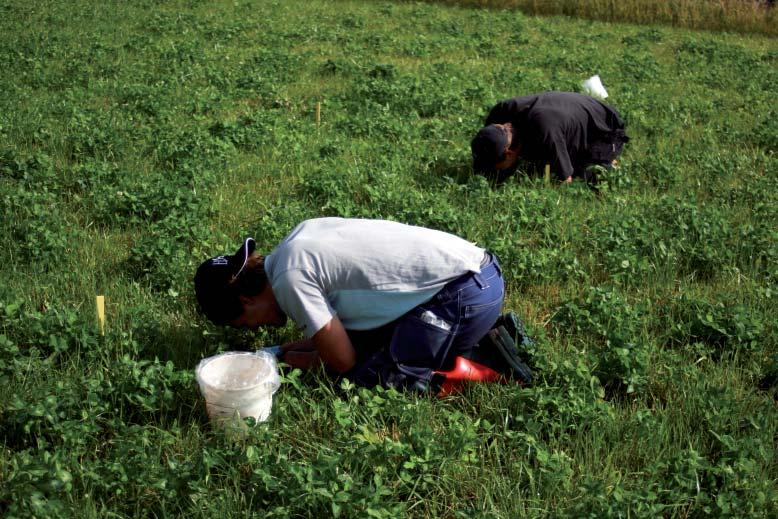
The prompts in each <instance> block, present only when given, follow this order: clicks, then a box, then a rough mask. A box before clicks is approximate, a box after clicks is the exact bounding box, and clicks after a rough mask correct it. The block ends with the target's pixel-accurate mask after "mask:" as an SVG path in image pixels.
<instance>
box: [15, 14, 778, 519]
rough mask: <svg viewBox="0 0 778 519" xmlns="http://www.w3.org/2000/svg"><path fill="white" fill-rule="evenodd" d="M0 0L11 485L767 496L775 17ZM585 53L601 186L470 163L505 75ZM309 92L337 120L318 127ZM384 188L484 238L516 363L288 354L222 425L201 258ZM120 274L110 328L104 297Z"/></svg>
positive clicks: (163, 492)
mask: <svg viewBox="0 0 778 519" xmlns="http://www.w3.org/2000/svg"><path fill="white" fill-rule="evenodd" d="M38 4H39V3H31V2H4V3H2V5H0V65H1V66H2V70H3V74H2V75H1V76H0V92H2V95H0V201H2V203H1V204H0V212H1V214H0V240H2V243H3V246H2V247H0V279H2V283H0V381H1V382H2V383H1V384H0V515H3V516H5V517H29V516H33V515H34V516H38V517H56V516H79V517H84V516H87V517H89V516H92V517H95V516H99V517H107V516H121V517H125V516H148V515H155V516H170V515H185V516H187V517H200V516H212V517H223V516H238V515H240V516H247V515H250V514H252V513H253V514H256V516H258V517H265V516H272V517H291V516H311V517H322V516H329V515H334V516H346V517H367V516H373V517H397V516H402V515H409V516H419V517H518V516H531V517H626V516H631V517H657V516H666V517H689V516H692V517H702V516H709V515H710V516H714V517H730V516H731V517H775V515H776V514H777V513H778V508H777V507H778V505H776V502H777V501H778V485H777V484H776V480H777V479H778V470H777V469H776V462H775V459H776V442H775V438H776V432H777V431H776V427H777V425H776V424H778V411H777V410H776V400H775V399H776V380H777V379H778V357H777V356H776V351H777V348H776V346H778V345H777V342H778V341H777V340H776V339H777V338H778V330H776V319H775V303H776V291H777V290H778V288H777V287H776V272H778V240H776V238H778V236H777V234H778V232H777V230H776V222H777V221H778V200H776V198H777V195H776V194H777V193H778V168H777V167H776V166H777V165H778V164H777V161H778V158H777V157H776V155H775V152H776V148H778V126H777V124H778V113H776V104H775V99H776V97H777V95H778V90H777V89H776V85H778V66H776V65H778V44H776V42H775V40H770V39H760V38H758V37H736V36H733V35H721V36H715V35H711V34H708V33H705V34H700V33H694V32H688V31H681V30H671V29H667V28H652V27H635V26H619V25H606V24H600V23H592V22H577V21H573V20H562V19H534V18H528V17H526V16H525V15H523V14H521V13H517V12H488V11H483V10H469V9H461V8H444V7H440V6H433V5H430V4H414V5H408V4H395V3H376V2H369V3H359V2H354V3H348V2H338V3H337V5H336V8H334V7H333V4H332V3H331V2H328V1H316V0H308V1H305V2H299V1H292V0H285V1H283V2H282V1H279V2H241V1H237V2H233V1H230V2H198V1H188V2H173V3H167V2H156V1H155V2H151V1H148V2H140V1H139V2H132V3H127V2H94V3H87V2H72V1H68V2H47V3H45V5H43V4H40V5H38ZM595 73H597V74H599V75H600V76H601V77H602V78H603V81H604V83H605V86H606V88H607V89H608V91H609V92H610V94H611V97H610V98H609V101H610V102H612V104H614V105H615V106H616V107H617V108H619V109H620V110H621V112H622V113H623V114H624V116H625V117H626V119H627V120H628V123H629V131H630V134H631V135H632V137H633V141H632V142H631V143H630V144H629V147H628V148H627V151H626V153H625V155H624V156H623V161H622V168H621V170H620V171H618V172H617V173H615V174H612V175H611V176H610V177H609V178H608V179H607V180H606V182H605V185H604V187H603V194H602V196H600V197H597V196H595V195H593V194H592V193H591V192H589V191H588V190H587V189H586V188H585V187H583V186H576V185H573V186H572V187H554V186H544V185H543V184H542V182H535V181H529V180H527V179H521V180H512V181H510V182H508V183H507V184H506V185H504V186H502V187H500V188H497V189H492V188H490V186H488V185H487V184H486V182H485V181H484V180H483V179H481V178H471V177H470V176H469V150H468V143H469V139H470V137H471V135H472V134H473V132H474V131H475V130H476V129H477V128H478V126H479V123H480V122H481V121H482V118H483V117H484V115H485V113H486V111H487V109H488V108H489V107H490V106H491V105H492V104H493V103H494V102H496V101H497V100H499V99H502V98H505V97H508V96H512V95H517V94H524V93H529V92H535V91H541V90H546V89H560V90H567V89H577V87H578V84H579V83H580V81H581V80H583V79H585V78H586V77H588V76H590V75H592V74H595ZM316 103H321V124H320V125H319V126H317V125H316V121H315V113H316V108H315V107H316ZM319 215H342V216H361V217H381V218H392V219H396V220H399V221H403V222H408V223H412V224H417V225H424V226H430V227H435V228H438V229H443V230H447V231H451V232H454V233H457V234H460V235H462V236H465V237H467V238H469V239H471V240H473V241H477V242H478V243H480V244H482V245H484V246H487V247H489V248H491V249H492V250H494V251H496V252H497V254H498V255H499V256H500V258H501V261H502V263H503V265H504V266H505V267H506V276H507V278H508V283H509V285H508V290H509V292H508V300H507V307H509V308H511V309H514V310H517V311H518V312H519V313H520V314H522V315H523V316H525V318H526V319H527V322H528V325H529V327H530V329H531V330H532V332H533V334H534V335H535V336H536V337H537V338H538V341H537V348H536V351H534V352H532V354H533V357H534V361H535V363H536V365H537V367H538V373H539V383H538V385H537V387H534V388H532V389H520V388H518V387H511V386H481V387H475V388H472V389H471V390H469V391H468V392H467V393H466V394H465V395H462V396H460V397H454V398H450V399H447V400H444V401H436V400H433V399H425V398H414V397H408V396H404V395H398V394H396V393H393V392H390V393H387V392H382V391H375V392H367V391H359V390H357V389H355V388H352V387H336V388H333V387H331V386H330V385H328V383H327V382H326V380H325V379H323V378H322V377H320V376H317V375H316V374H313V375H302V374H300V373H291V374H288V376H287V378H286V379H285V383H284V385H283V386H282V388H281V390H280V391H279V393H278V394H277V398H276V399H275V403H274V404H275V405H274V410H273V415H272V417H271V419H270V422H269V424H267V425H264V426H260V427H257V428H255V429H253V430H252V432H251V434H250V435H249V437H248V438H247V439H245V440H244V441H242V442H238V443H232V442H231V441H230V439H229V438H226V437H225V436H224V435H223V434H221V433H219V432H217V431H213V430H211V428H210V427H209V426H208V424H207V419H206V418H205V416H204V409H203V404H202V401H201V400H200V399H199V395H198V391H197V388H196V385H195V383H194V380H193V375H192V369H193V368H194V366H195V364H196V362H197V361H198V359H199V358H201V357H202V356H204V355H207V354H212V353H214V352H215V351H218V350H219V349H229V348H235V347H236V345H237V346H247V347H252V346H259V345H262V344H266V343H268V342H270V341H279V340H288V339H292V338H295V337H296V335H295V332H294V330H292V329H291V328H289V329H284V330H280V331H276V332H272V333H270V332H263V333H261V334H259V335H258V336H256V337H254V336H250V335H244V334H242V333H233V332H225V331H223V330H219V329H215V328H213V327H211V326H209V325H207V324H206V323H205V322H204V321H203V320H202V318H200V317H199V316H198V315H197V314H196V313H195V311H194V304H193V298H192V295H191V288H190V279H191V277H192V275H193V272H194V269H195V267H196V265H197V264H198V263H199V262H200V261H201V260H202V259H203V258H204V257H206V256H208V255H211V254H214V253H217V252H227V251H229V250H231V249H233V248H234V247H235V246H236V244H237V243H238V240H240V238H242V237H243V236H244V235H246V234H253V235H254V236H255V237H256V238H257V242H258V244H259V247H260V248H261V249H268V248H269V247H271V246H273V245H274V244H275V243H276V241H277V240H278V239H279V238H281V237H282V236H283V235H284V234H285V233H286V232H288V231H289V230H290V229H291V228H292V227H293V226H294V225H295V224H296V223H298V222H299V221H300V220H302V219H304V218H307V217H312V216H319ZM96 294H104V295H105V296H106V298H107V314H108V322H107V332H106V335H105V336H104V337H103V336H100V335H99V333H98V331H97V329H96V324H95V318H94V296H95V295H96Z"/></svg>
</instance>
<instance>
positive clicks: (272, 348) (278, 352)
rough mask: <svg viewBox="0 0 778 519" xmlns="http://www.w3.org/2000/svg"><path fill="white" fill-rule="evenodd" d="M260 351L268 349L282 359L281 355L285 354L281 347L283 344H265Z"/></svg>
mask: <svg viewBox="0 0 778 519" xmlns="http://www.w3.org/2000/svg"><path fill="white" fill-rule="evenodd" d="M260 351H266V352H268V353H270V354H272V355H275V356H276V358H278V359H280V358H281V356H282V355H283V354H284V352H283V350H282V349H281V346H280V345H278V344H273V345H272V346H265V347H264V348H262V349H261V350H260Z"/></svg>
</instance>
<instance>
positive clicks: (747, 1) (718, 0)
mask: <svg viewBox="0 0 778 519" xmlns="http://www.w3.org/2000/svg"><path fill="white" fill-rule="evenodd" d="M432 1H433V2H437V3H444V4H449V5H459V6H466V7H488V8H497V9H518V10H520V11H522V12H524V13H527V14H535V15H566V16H573V17H578V18H588V19H591V20H604V21H609V22H627V23H637V24H642V25H653V24H664V25H672V26H675V27H688V28H692V29H705V30H711V31H736V32H755V33H762V34H767V35H772V36H775V35H776V34H778V14H776V13H778V11H777V10H776V8H775V6H774V5H772V6H771V4H770V2H768V1H765V0H660V1H655V0H621V1H619V2H615V1H613V0H432Z"/></svg>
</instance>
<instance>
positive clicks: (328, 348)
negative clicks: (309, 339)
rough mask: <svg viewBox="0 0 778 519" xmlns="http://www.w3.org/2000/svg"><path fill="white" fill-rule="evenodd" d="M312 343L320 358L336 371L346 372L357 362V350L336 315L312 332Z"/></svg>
mask: <svg viewBox="0 0 778 519" xmlns="http://www.w3.org/2000/svg"><path fill="white" fill-rule="evenodd" d="M313 344H314V345H315V346H316V351H317V352H318V354H319V357H320V358H321V360H322V361H323V362H324V363H325V364H326V365H327V366H329V367H330V368H332V369H334V370H335V371H337V372H338V373H346V372H347V371H348V370H350V369H351V368H353V367H354V365H355V364H356V363H357V352H356V350H355V349H354V346H353V345H352V344H351V339H349V337H348V334H347V333H346V329H345V328H343V323H341V322H340V319H338V318H337V316H336V317H333V318H332V319H331V320H330V322H328V323H327V324H325V325H324V327H323V328H322V329H320V330H319V331H318V332H316V333H315V334H314V336H313Z"/></svg>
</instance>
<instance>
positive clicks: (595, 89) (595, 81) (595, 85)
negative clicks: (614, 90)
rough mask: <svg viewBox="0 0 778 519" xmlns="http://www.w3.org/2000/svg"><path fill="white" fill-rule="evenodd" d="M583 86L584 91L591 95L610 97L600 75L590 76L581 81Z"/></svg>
mask: <svg viewBox="0 0 778 519" xmlns="http://www.w3.org/2000/svg"><path fill="white" fill-rule="evenodd" d="M581 87H582V88H583V90H584V92H585V93H587V94H589V95H590V96H594V97H599V98H600V99H605V98H606V97H608V92H607V91H606V90H605V87H604V86H603V84H602V80H600V76H599V75H594V76H592V77H590V78H589V79H587V80H586V81H584V82H583V83H581Z"/></svg>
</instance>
